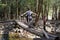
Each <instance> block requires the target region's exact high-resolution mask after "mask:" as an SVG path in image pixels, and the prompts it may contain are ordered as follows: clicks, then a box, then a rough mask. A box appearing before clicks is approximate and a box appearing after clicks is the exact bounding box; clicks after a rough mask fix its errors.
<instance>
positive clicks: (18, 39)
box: [9, 33, 32, 40]
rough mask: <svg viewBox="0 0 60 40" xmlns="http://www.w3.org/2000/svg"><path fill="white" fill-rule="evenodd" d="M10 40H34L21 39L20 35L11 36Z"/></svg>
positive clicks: (29, 39)
mask: <svg viewBox="0 0 60 40" xmlns="http://www.w3.org/2000/svg"><path fill="white" fill-rule="evenodd" d="M9 40H32V39H31V38H25V37H21V38H20V37H19V35H18V33H14V34H9Z"/></svg>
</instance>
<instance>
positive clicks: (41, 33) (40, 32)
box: [15, 20, 57, 39]
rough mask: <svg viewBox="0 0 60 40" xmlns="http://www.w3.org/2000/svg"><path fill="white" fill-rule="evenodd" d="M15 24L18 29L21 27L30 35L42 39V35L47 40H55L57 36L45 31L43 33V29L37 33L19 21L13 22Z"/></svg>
mask: <svg viewBox="0 0 60 40" xmlns="http://www.w3.org/2000/svg"><path fill="white" fill-rule="evenodd" d="M15 22H16V23H17V24H18V25H19V26H20V27H22V28H23V29H25V30H26V31H28V32H30V33H32V34H35V35H37V36H40V37H44V36H43V34H44V35H45V37H46V38H47V39H56V38H57V36H55V35H51V34H49V33H47V32H46V31H44V29H42V30H41V31H37V30H36V29H34V28H29V26H28V25H26V24H24V23H23V22H20V21H18V20H15Z"/></svg>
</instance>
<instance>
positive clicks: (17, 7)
mask: <svg viewBox="0 0 60 40" xmlns="http://www.w3.org/2000/svg"><path fill="white" fill-rule="evenodd" d="M16 2H17V19H18V0H16Z"/></svg>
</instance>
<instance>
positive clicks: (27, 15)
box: [23, 8, 36, 22]
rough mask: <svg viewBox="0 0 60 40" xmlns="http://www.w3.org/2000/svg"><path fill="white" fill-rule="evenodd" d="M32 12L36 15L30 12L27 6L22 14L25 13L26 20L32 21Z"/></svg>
mask: <svg viewBox="0 0 60 40" xmlns="http://www.w3.org/2000/svg"><path fill="white" fill-rule="evenodd" d="M32 14H34V15H36V13H34V12H32V11H31V10H30V9H29V8H27V11H26V12H25V13H24V14H23V16H24V15H26V20H27V22H30V21H32Z"/></svg>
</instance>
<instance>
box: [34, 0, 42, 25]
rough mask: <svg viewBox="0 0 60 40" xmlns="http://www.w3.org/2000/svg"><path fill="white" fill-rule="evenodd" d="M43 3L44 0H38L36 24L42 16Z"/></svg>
mask: <svg viewBox="0 0 60 40" xmlns="http://www.w3.org/2000/svg"><path fill="white" fill-rule="evenodd" d="M42 4H43V0H37V9H36V13H37V15H36V20H35V25H36V24H37V22H38V20H39V17H40V13H41V11H42Z"/></svg>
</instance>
